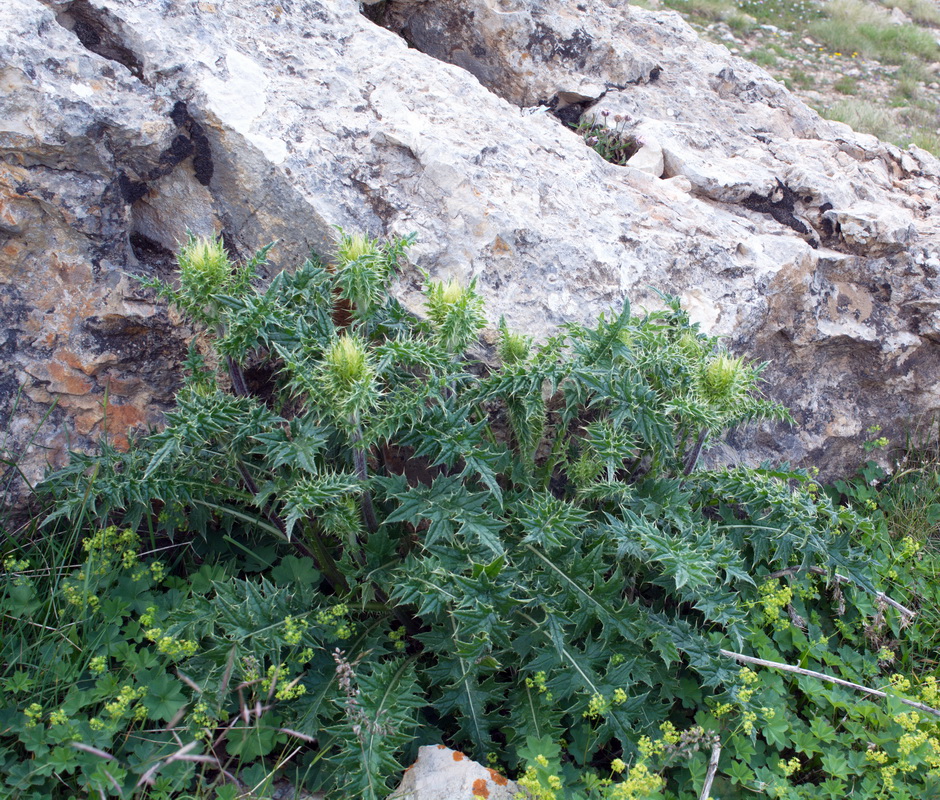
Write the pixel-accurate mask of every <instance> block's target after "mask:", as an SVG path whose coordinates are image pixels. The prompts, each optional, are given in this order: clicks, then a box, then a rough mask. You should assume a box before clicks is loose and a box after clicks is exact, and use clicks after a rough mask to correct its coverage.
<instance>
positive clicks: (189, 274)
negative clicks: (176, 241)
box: [177, 237, 232, 294]
mask: <svg viewBox="0 0 940 800" xmlns="http://www.w3.org/2000/svg"><path fill="white" fill-rule="evenodd" d="M177 262H178V263H179V268H180V283H182V285H183V288H184V290H195V291H196V292H199V293H200V294H201V293H202V292H205V291H206V290H209V289H216V290H221V289H223V288H224V287H225V285H226V284H228V283H229V282H230V280H231V277H232V263H231V261H229V258H228V254H227V253H226V252H225V247H224V246H223V244H222V240H221V239H220V238H218V237H213V238H211V239H206V238H199V239H196V238H195V237H191V238H190V239H189V241H188V242H187V243H186V244H185V245H184V246H183V247H182V249H181V250H180V251H179V254H178V255H177Z"/></svg>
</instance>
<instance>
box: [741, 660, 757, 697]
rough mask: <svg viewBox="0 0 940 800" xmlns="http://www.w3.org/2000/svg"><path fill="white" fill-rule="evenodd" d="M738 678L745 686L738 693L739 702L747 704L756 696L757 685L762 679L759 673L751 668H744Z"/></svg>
mask: <svg viewBox="0 0 940 800" xmlns="http://www.w3.org/2000/svg"><path fill="white" fill-rule="evenodd" d="M738 677H739V678H740V679H741V683H742V684H743V686H741V687H740V688H739V689H738V691H737V696H738V701H739V702H741V703H747V702H748V701H749V700H750V699H751V698H752V697H753V696H754V692H755V691H756V687H755V684H756V683H757V682H758V681H759V680H760V678H759V677H758V676H757V673H756V672H754V670H752V669H750V668H749V667H742V668H741V671H740V672H739V673H738Z"/></svg>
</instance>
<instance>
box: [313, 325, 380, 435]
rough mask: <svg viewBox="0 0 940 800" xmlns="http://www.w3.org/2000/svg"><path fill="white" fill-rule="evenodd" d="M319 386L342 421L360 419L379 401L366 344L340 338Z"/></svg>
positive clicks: (326, 356) (329, 353) (326, 355)
mask: <svg viewBox="0 0 940 800" xmlns="http://www.w3.org/2000/svg"><path fill="white" fill-rule="evenodd" d="M317 383H318V389H319V391H320V393H321V398H320V399H321V400H322V401H323V402H324V403H325V404H326V405H327V406H328V407H329V408H330V410H331V411H332V413H333V414H335V415H336V416H337V417H340V418H346V419H351V418H354V417H358V416H359V415H360V414H361V413H362V412H364V411H367V410H368V409H370V408H372V407H373V406H374V405H375V404H376V403H377V402H378V398H379V390H378V386H377V384H376V375H375V369H374V367H373V366H372V363H371V361H370V359H369V352H368V350H367V349H366V345H365V342H363V341H362V340H361V339H360V338H359V337H357V336H350V335H344V336H340V337H339V338H338V339H336V340H335V341H334V342H333V344H332V345H330V347H329V349H328V350H327V351H326V352H325V353H324V355H323V362H322V364H321V367H320V371H319V376H318V380H317Z"/></svg>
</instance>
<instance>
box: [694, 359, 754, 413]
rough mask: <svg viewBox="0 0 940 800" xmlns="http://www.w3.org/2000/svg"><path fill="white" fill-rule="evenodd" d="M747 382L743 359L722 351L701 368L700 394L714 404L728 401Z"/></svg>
mask: <svg viewBox="0 0 940 800" xmlns="http://www.w3.org/2000/svg"><path fill="white" fill-rule="evenodd" d="M746 383H747V375H746V369H745V366H744V360H743V359H741V358H733V357H732V356H729V355H728V354H727V353H722V354H721V355H719V356H718V357H716V358H714V359H713V360H712V361H710V362H709V363H708V364H707V365H706V366H705V368H704V369H703V370H702V380H701V386H702V394H704V395H705V398H706V399H707V400H708V401H709V402H711V403H715V404H716V405H722V404H725V403H728V402H729V401H731V400H733V399H734V396H735V395H736V394H737V393H738V392H739V391H740V389H741V388H742V387H743V386H745V385H746Z"/></svg>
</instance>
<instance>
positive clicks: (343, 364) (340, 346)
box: [324, 336, 369, 386]
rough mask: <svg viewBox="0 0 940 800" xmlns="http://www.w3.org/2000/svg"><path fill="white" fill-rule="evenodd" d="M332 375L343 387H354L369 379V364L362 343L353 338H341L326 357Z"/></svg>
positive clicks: (331, 347)
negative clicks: (359, 382)
mask: <svg viewBox="0 0 940 800" xmlns="http://www.w3.org/2000/svg"><path fill="white" fill-rule="evenodd" d="M324 361H325V363H326V368H327V370H328V371H329V373H330V375H331V376H332V377H333V379H334V380H335V381H336V382H337V384H340V385H343V386H352V385H353V384H354V383H356V382H357V381H361V380H362V379H363V378H366V377H369V374H368V373H369V364H368V361H367V359H366V351H365V347H363V345H362V342H360V341H359V340H358V339H355V338H353V337H352V336H341V337H340V338H339V339H337V340H336V341H335V342H333V344H332V345H331V346H330V349H329V350H327V351H326V355H325V356H324Z"/></svg>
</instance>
